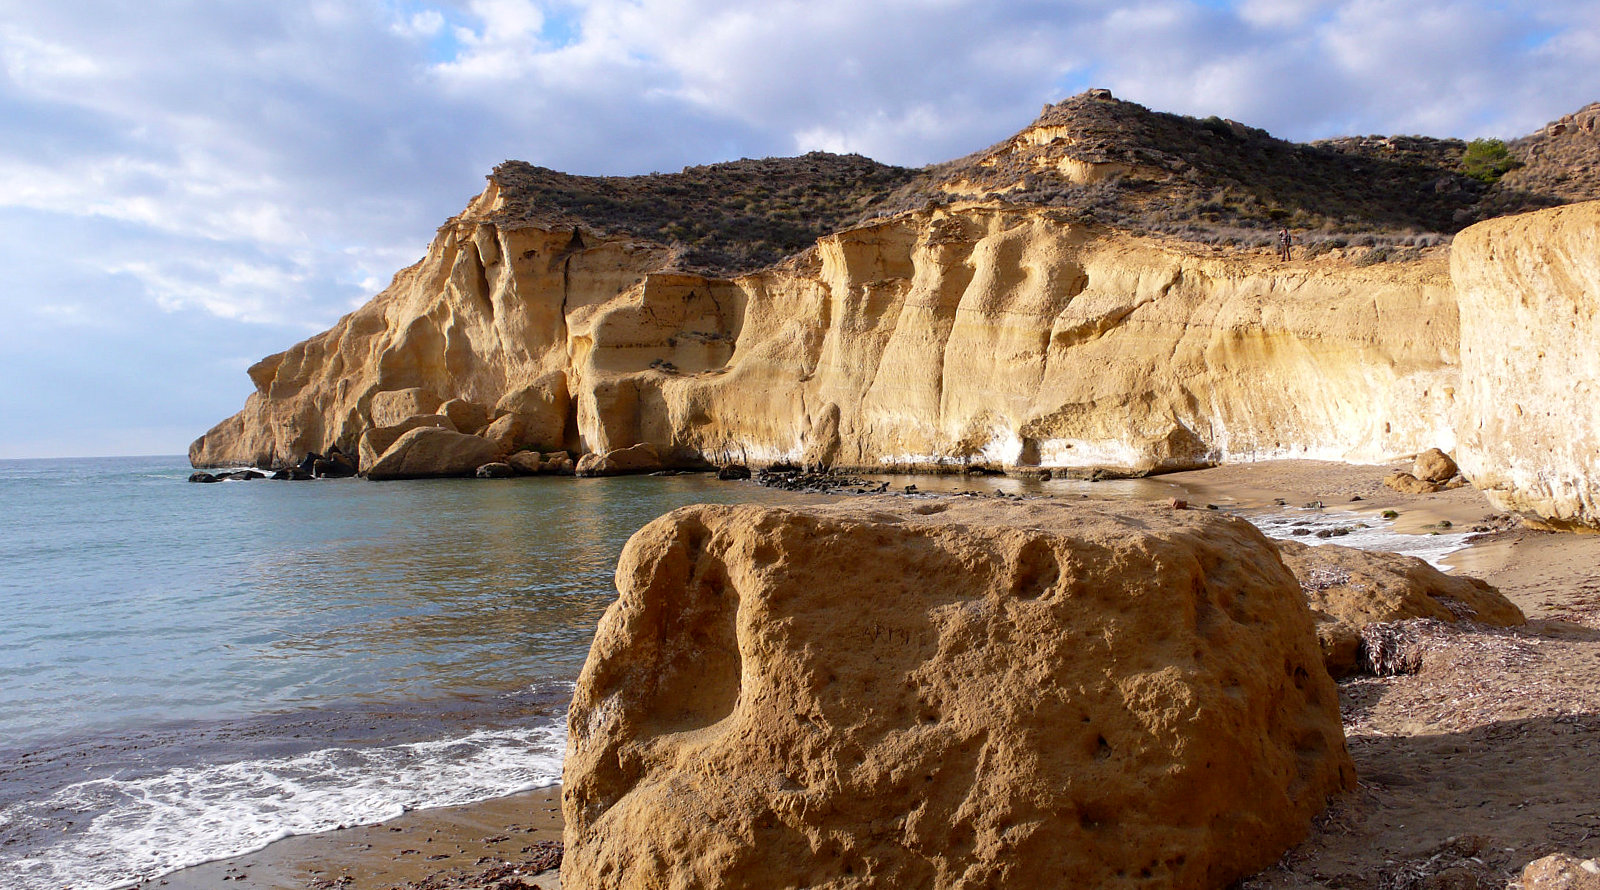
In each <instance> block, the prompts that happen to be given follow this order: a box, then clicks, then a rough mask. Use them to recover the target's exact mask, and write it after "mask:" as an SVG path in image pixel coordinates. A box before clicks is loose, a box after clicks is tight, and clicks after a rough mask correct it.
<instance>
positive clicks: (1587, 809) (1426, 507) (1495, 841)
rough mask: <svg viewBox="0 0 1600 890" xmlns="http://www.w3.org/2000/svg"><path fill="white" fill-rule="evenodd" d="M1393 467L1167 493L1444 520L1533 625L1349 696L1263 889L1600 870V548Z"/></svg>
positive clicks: (459, 877)
mask: <svg viewBox="0 0 1600 890" xmlns="http://www.w3.org/2000/svg"><path fill="white" fill-rule="evenodd" d="M1388 469H1389V468H1388V467H1383V466H1350V465H1345V464H1332V463H1322V462H1315V461H1279V462H1271V463H1259V464H1239V465H1231V466H1226V467H1219V468H1214V469H1209V470H1202V471H1196V472H1189V473H1180V474H1175V475H1171V476H1165V477H1162V479H1163V481H1166V482H1171V483H1174V484H1177V485H1181V486H1182V487H1183V488H1184V489H1185V490H1187V491H1188V492H1189V494H1190V498H1189V500H1190V503H1191V504H1192V505H1193V506H1195V507H1200V508H1204V507H1205V506H1206V505H1208V504H1215V505H1217V506H1218V507H1224V508H1233V507H1237V508H1270V507H1272V506H1274V505H1275V504H1276V503H1277V502H1279V501H1282V502H1285V503H1287V504H1290V505H1295V506H1300V505H1304V504H1309V503H1314V502H1321V503H1322V504H1323V505H1324V507H1325V509H1328V510H1353V511H1356V512H1359V513H1364V514H1372V515H1374V516H1376V515H1377V514H1380V513H1381V512H1382V511H1385V510H1393V511H1396V512H1397V513H1399V517H1398V518H1397V519H1396V520H1395V524H1396V528H1397V529H1398V530H1400V531H1406V532H1414V533H1417V534H1427V533H1429V532H1430V531H1436V530H1438V529H1440V528H1441V527H1443V526H1441V523H1444V522H1448V523H1450V525H1449V526H1448V528H1450V529H1452V530H1453V531H1456V532H1460V531H1466V530H1472V529H1481V530H1482V531H1480V532H1478V533H1477V534H1476V535H1475V536H1474V537H1473V538H1472V539H1471V540H1470V546H1469V547H1468V548H1467V549H1466V550H1464V551H1460V552H1457V553H1454V554H1451V556H1450V558H1449V562H1450V564H1451V565H1452V566H1453V567H1454V571H1456V572H1458V573H1463V574H1471V575H1475V576H1477V577H1480V578H1483V579H1485V580H1487V581H1489V582H1490V583H1491V584H1494V585H1495V586H1497V587H1499V588H1500V590H1501V591H1502V592H1503V593H1504V594H1505V595H1506V596H1507V597H1509V598H1510V599H1511V600H1512V601H1513V602H1515V603H1516V604H1517V605H1518V606H1520V607H1521V608H1522V609H1523V611H1524V612H1525V613H1526V614H1527V616H1528V618H1529V623H1528V625H1527V626H1526V627H1522V628H1515V629H1509V630H1507V629H1491V628H1482V627H1475V626H1466V625H1461V626H1454V627H1450V626H1439V627H1435V628H1432V629H1422V630H1419V631H1418V642H1417V645H1419V646H1422V647H1425V652H1426V654H1425V657H1424V660H1423V667H1422V669H1421V670H1420V671H1419V672H1418V673H1416V674H1413V675H1406V676H1399V677H1382V678H1377V677H1358V678H1352V679H1350V680H1346V681H1343V682H1342V683H1341V684H1340V689H1341V697H1342V706H1343V710H1344V718H1345V729H1346V734H1347V737H1348V739H1349V746H1350V750H1351V753H1352V756H1353V757H1354V759H1355V762H1356V766H1357V769H1358V772H1359V774H1360V776H1361V781H1360V785H1359V788H1358V790H1357V791H1356V792H1355V793H1353V794H1351V795H1348V796H1346V797H1345V798H1343V799H1341V800H1339V801H1336V802H1335V803H1334V805H1333V806H1332V807H1331V808H1330V809H1329V810H1328V811H1327V813H1325V814H1324V816H1323V817H1321V818H1320V819H1319V820H1318V822H1317V825H1316V828H1315V830H1314V832H1313V834H1312V836H1311V837H1310V838H1309V839H1307V840H1306V841H1305V842H1304V843H1303V844H1301V845H1300V846H1299V847H1297V848H1295V849H1294V850H1292V851H1291V852H1290V853H1288V854H1287V855H1286V856H1285V857H1284V858H1283V860H1282V861H1281V862H1280V863H1279V864H1278V865H1277V866H1276V867H1275V868H1273V869H1270V870H1268V871H1266V872H1263V873H1261V874H1259V875H1257V876H1255V877H1254V878H1252V879H1250V880H1248V881H1247V882H1245V886H1247V887H1251V888H1309V887H1373V888H1378V887H1382V888H1394V887H1421V886H1430V887H1431V886H1438V887H1461V888H1471V887H1503V886H1505V885H1506V883H1507V882H1508V881H1510V880H1512V879H1513V878H1515V876H1516V875H1517V874H1518V873H1520V871H1521V869H1522V867H1523V865H1524V864H1526V863H1527V862H1529V861H1531V860H1533V859H1536V858H1539V857H1541V856H1544V855H1546V854H1548V853H1552V852H1566V853H1570V854H1573V855H1577V856H1580V857H1593V856H1596V855H1600V806H1597V805H1596V804H1595V799H1594V792H1593V789H1594V787H1595V783H1596V781H1597V779H1600V535H1576V534H1563V533H1554V532H1546V531H1538V530H1533V529H1528V528H1524V527H1521V526H1520V525H1518V524H1517V523H1515V522H1513V521H1511V520H1510V519H1509V518H1508V517H1505V516H1503V515H1497V514H1496V512H1495V511H1494V509H1493V508H1492V507H1491V506H1490V505H1489V503H1488V502H1487V501H1486V500H1485V499H1484V497H1483V496H1482V495H1481V494H1480V493H1478V492H1477V491H1475V490H1473V489H1471V488H1462V489H1457V490H1454V491H1447V492H1440V493H1437V494H1428V495H1406V494H1399V493H1396V492H1394V491H1391V490H1389V489H1387V488H1385V487H1384V486H1383V484H1382V479H1383V477H1384V475H1385V474H1386V473H1387V472H1388ZM560 831H561V819H560V812H559V788H556V787H552V788H547V789H541V790H538V791H533V792H528V793H525V794H520V795H515V796H512V797H507V798H502V799H499V800H493V801H488V802H484V803H480V804H473V805H469V806H464V807H455V808H449V809H439V810H428V811H422V812H414V813H410V814H407V815H406V816H404V817H402V818H400V819H396V820H393V821H391V822H388V823H384V824H382V825H375V826H365V827H357V828H347V829H342V830H336V831H332V832H327V833H323V834H319V835H312V836H306V837H296V838H289V839H287V840H283V841H280V842H278V843H275V844H273V845H271V846H270V847H268V848H267V849H265V850H262V851H260V852H258V853H255V854H251V855H248V856H243V857H239V858H237V859H232V860H227V861H223V862H215V863H209V864H207V865H203V866H199V867H196V868H191V869H186V870H184V871H180V872H177V873H175V874H172V875H168V876H167V877H165V878H163V879H159V880H154V881H149V882H146V883H144V884H141V885H139V886H140V887H141V888H146V887H148V888H155V887H168V888H172V890H201V888H218V887H235V888H258V890H328V888H349V890H388V888H403V890H458V888H459V890H466V888H496V890H519V888H526V887H541V888H548V887H555V886H558V885H559V881H558V875H557V873H556V872H555V871H553V870H547V871H541V869H540V866H541V864H542V863H541V861H540V860H541V858H542V857H545V856H548V853H547V849H548V848H547V847H545V846H541V844H542V842H546V841H558V840H559V839H560ZM1424 882H1428V883H1424ZM1441 882H1442V883H1441Z"/></svg>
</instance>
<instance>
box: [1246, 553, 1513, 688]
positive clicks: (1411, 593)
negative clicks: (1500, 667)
mask: <svg viewBox="0 0 1600 890" xmlns="http://www.w3.org/2000/svg"><path fill="white" fill-rule="evenodd" d="M1276 543H1277V545H1278V549H1279V550H1280V551H1281V552H1282V554H1283V563H1284V565H1286V566H1288V567H1289V570H1290V571H1292V572H1294V576H1295V578H1296V579H1297V580H1298V581H1299V582H1300V589H1301V590H1302V591H1304V593H1305V597H1306V602H1307V604H1309V605H1310V606H1311V613H1312V615H1313V616H1314V617H1315V618H1316V622H1317V640H1318V642H1320V643H1321V645H1322V655H1323V659H1324V663H1325V664H1326V665H1327V668H1328V672H1329V673H1330V674H1332V675H1333V676H1335V677H1343V676H1346V675H1348V674H1351V673H1354V672H1355V671H1356V670H1357V669H1358V668H1359V667H1360V666H1361V662H1360V648H1361V632H1362V630H1363V629H1364V628H1366V627H1367V626H1368V625H1372V624H1381V623H1385V622H1390V621H1406V620H1410V619H1413V618H1431V619H1433V620H1435V621H1444V622H1450V623H1453V622H1456V621H1474V622H1477V623H1479V624H1491V625H1496V626H1499V627H1514V626H1516V625H1520V624H1525V623H1526V622H1527V619H1526V618H1525V617H1524V616H1523V614H1522V610H1521V609H1518V608H1517V607H1516V605H1515V604H1514V603H1512V602H1511V601H1510V600H1508V599H1506V598H1505V597H1504V596H1503V595H1501V593H1500V592H1499V591H1498V590H1495V589H1494V588H1493V587H1491V586H1490V585H1489V584H1487V583H1485V582H1483V581H1480V580H1478V579H1477V578H1469V577H1466V576H1458V575H1446V574H1444V573H1443V572H1441V571H1439V570H1438V569H1436V568H1434V567H1433V566H1431V565H1428V564H1427V563H1426V562H1424V561H1422V560H1420V559H1417V558H1416V557H1414V556H1403V555H1401V554H1398V553H1382V552H1376V551H1371V550H1357V549H1355V548H1353V547H1340V546H1337V545H1334V544H1322V545H1319V546H1315V547H1313V546H1311V545H1308V544H1302V543H1300V542H1299V541H1287V540H1285V541H1278V542H1276Z"/></svg>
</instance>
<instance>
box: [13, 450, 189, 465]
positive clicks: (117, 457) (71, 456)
mask: <svg viewBox="0 0 1600 890" xmlns="http://www.w3.org/2000/svg"><path fill="white" fill-rule="evenodd" d="M156 458H174V459H177V460H185V461H186V460H188V459H189V455H187V454H184V453H181V452H168V453H154V454H59V455H53V456H50V457H38V456H34V457H0V463H25V462H27V461H47V460H154V459H156Z"/></svg>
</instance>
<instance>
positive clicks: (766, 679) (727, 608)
mask: <svg viewBox="0 0 1600 890" xmlns="http://www.w3.org/2000/svg"><path fill="white" fill-rule="evenodd" d="M617 586H618V589H619V591H620V593H621V596H620V598H619V599H618V600H617V602H616V603H615V604H614V605H613V606H612V607H611V608H610V609H609V610H608V611H607V613H606V615H605V617H604V618H603V619H602V620H601V622H600V625H599V628H598V630H597V633H596V637H595V642H594V646H593V648H592V650H591V652H590V656H589V659H588V661H587V662H586V664H585V668H584V673H583V675H582V677H581V678H580V680H579V683H578V687H577V690H576V692H575V695H574V699H573V703H572V708H571V710H570V712H569V724H570V743H569V751H568V755H567V760H566V771H565V777H564V780H563V782H564V792H563V806H564V808H565V811H566V819H567V827H566V859H565V864H564V866H563V868H564V871H563V875H562V878H563V880H570V881H573V882H574V883H576V884H577V885H579V886H584V887H592V888H605V887H656V886H669V885H670V886H695V887H706V888H716V887H789V886H808V887H819V888H821V887H829V888H834V887H859V886H883V887H930V888H942V887H966V886H995V887H1002V886H1004V887H1046V886H1073V887H1123V886H1130V887H1131V886H1140V887H1195V888H1199V887H1219V886H1224V885H1226V884H1228V883H1229V882H1231V881H1233V880H1236V879H1237V878H1238V877H1240V876H1243V875H1245V874H1249V873H1252V872H1253V871H1255V870H1257V869H1259V868H1261V867H1263V866H1265V865H1267V864H1269V863H1270V862H1272V861H1274V860H1275V859H1276V858H1277V857H1278V856H1279V855H1280V854H1281V852H1282V851H1283V850H1285V849H1287V848H1288V846H1290V845H1292V844H1293V843H1295V842H1296V841H1298V840H1299V839H1300V838H1301V837H1302V836H1303V835H1304V833H1305V832H1306V831H1307V830H1308V827H1309V821H1310V819H1311V817H1312V816H1313V815H1314V814H1315V813H1316V812H1318V811H1320V810H1321V808H1322V807H1323V806H1324V803H1325V801H1326V800H1327V798H1328V797H1329V796H1330V795H1332V794H1335V793H1337V792H1339V791H1341V790H1343V789H1345V788H1348V787H1351V785H1352V784H1353V781H1354V772H1353V769H1352V767H1351V765H1350V761H1349V758H1348V756H1347V755H1346V753H1345V748H1344V738H1343V732H1342V729H1341V726H1340V722H1339V710H1338V701H1337V692H1336V690H1335V688H1334V686H1333V683H1332V681H1331V680H1330V679H1329V677H1328V674H1327V672H1326V671H1324V670H1323V668H1322V656H1321V653H1320V650H1319V649H1318V645H1317V641H1316V637H1315V634H1314V633H1313V631H1312V623H1311V616H1310V613H1309V612H1308V611H1307V609H1306V606H1305V604H1304V602H1303V600H1302V597H1301V593H1300V588H1299V586H1298V584H1297V583H1296V582H1295V580H1294V577H1293V576H1292V575H1291V574H1290V573H1289V571H1288V570H1287V569H1286V568H1285V567H1284V565H1283V563H1282V562H1280V561H1279V560H1278V557H1277V551H1276V550H1275V549H1274V548H1273V546H1272V544H1270V543H1269V542H1268V541H1267V540H1266V539H1265V538H1263V537H1262V536H1261V535H1260V533H1259V532H1257V531H1256V530H1255V529H1253V528H1251V527H1250V526H1249V525H1248V524H1247V523H1244V522H1243V521H1239V520H1233V519H1229V518H1225V517H1220V516H1216V515H1212V514H1207V513H1204V512H1180V511H1157V510H1153V509H1144V510H1134V511H1132V512H1128V513H1124V514H1122V515H1111V514H1109V513H1103V512H1100V511H1097V510H1094V509H1090V508H1084V507H1078V506H1069V505H1064V504H1058V503H1045V502H1034V503H1031V504H1026V505H998V504H979V503H972V502H955V503H949V502H937V503H927V502H923V503H918V504H916V505H914V506H913V505H912V504H910V503H908V502H906V501H902V500H891V499H872V500H861V501H856V502H853V503H851V504H849V505H841V506H832V507H826V508H807V509H804V510H793V509H773V508H762V507H754V506H742V507H710V506H700V507H689V508H684V509H682V510H679V511H676V512H674V513H672V514H669V515H668V516H665V517H662V518H661V519H658V520H656V521H655V522H653V523H651V524H650V525H648V526H646V527H645V528H644V529H643V530H641V531H640V532H639V533H638V534H636V535H635V536H634V538H633V539H632V540H631V541H630V542H629V544H628V546H627V548H626V549H625V551H624V553H623V556H622V558H621V561H620V562H619V565H618V569H617Z"/></svg>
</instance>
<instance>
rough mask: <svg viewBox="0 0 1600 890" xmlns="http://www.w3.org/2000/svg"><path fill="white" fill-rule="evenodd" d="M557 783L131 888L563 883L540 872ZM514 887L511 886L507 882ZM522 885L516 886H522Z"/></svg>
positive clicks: (271, 849)
mask: <svg viewBox="0 0 1600 890" xmlns="http://www.w3.org/2000/svg"><path fill="white" fill-rule="evenodd" d="M562 824H563V823H562V819H561V786H560V785H559V784H554V785H547V786H545V787H543V788H535V789H533V790H530V791H522V792H518V793H516V794H511V795H508V796H505V797H496V798H491V799H489V800H484V801H479V802H477V803H469V804H461V805H459V806H453V807H438V808H435V809H427V810H412V811H410V812H407V813H405V814H404V815H402V816H399V817H398V818H395V819H390V820H387V821H385V822H379V823H376V824H372V825H357V826H351V827H348V828H335V829H332V830H330V831H323V832H319V833H317V834H304V835H295V836H292V837H286V838H283V839H282V840H278V841H274V842H272V843H271V844H269V845H268V846H266V847H264V848H263V849H261V850H257V851H256V852H254V853H247V854H245V855H243V856H235V857H232V858H228V859H218V860H215V861H212V862H206V863H202V864H200V865H193V866H190V867H188V868H184V869H180V870H178V871H175V872H171V873H169V874H167V875H164V876H162V877H159V878H151V879H148V880H145V881H142V882H140V883H137V884H132V885H129V886H130V887H134V888H138V890H158V888H166V890H216V888H218V887H235V888H244V890H388V888H392V887H417V886H419V885H421V886H426V887H429V888H437V890H443V888H452V890H454V888H474V887H487V886H489V885H490V884H491V883H494V882H497V881H504V880H506V878H508V877H512V876H515V877H516V878H518V879H520V880H521V881H522V887H525V888H538V890H554V888H557V887H560V886H561V884H560V876H559V873H558V871H557V870H555V869H538V868H536V866H537V864H538V860H539V859H540V858H541V855H542V853H543V850H544V849H545V848H544V847H542V846H541V844H543V843H545V842H552V841H553V842H557V843H559V842H560V840H561V829H562ZM511 886H512V887H516V886H517V885H515V884H512V885H511ZM518 890H522V888H518Z"/></svg>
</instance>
